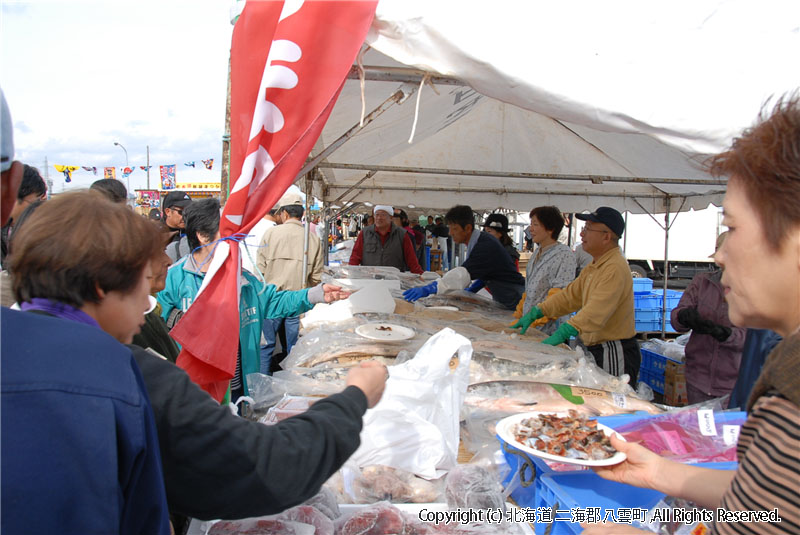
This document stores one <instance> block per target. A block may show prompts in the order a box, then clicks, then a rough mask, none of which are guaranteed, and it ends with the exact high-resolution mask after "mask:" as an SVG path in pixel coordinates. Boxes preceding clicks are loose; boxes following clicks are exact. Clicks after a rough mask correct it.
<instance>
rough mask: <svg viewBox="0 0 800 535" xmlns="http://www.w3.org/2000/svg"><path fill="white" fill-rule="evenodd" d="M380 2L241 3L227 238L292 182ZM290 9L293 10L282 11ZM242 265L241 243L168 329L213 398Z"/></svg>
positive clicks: (232, 362) (232, 361)
mask: <svg viewBox="0 0 800 535" xmlns="http://www.w3.org/2000/svg"><path fill="white" fill-rule="evenodd" d="M376 5H377V1H371V2H363V1H358V0H355V1H340V2H305V3H302V4H298V3H296V2H292V3H290V4H288V6H286V5H284V4H282V3H279V2H247V4H246V5H245V8H244V10H243V11H242V14H241V16H240V17H239V20H238V21H237V23H236V26H235V27H234V31H233V43H232V46H231V88H232V93H231V176H232V177H234V181H233V182H232V188H231V194H230V196H229V197H228V201H227V203H226V204H225V209H224V211H223V214H222V219H221V221H220V232H221V235H222V236H223V237H227V236H231V235H232V234H236V233H246V232H248V231H249V230H250V229H251V228H252V227H253V225H255V224H256V223H257V222H258V221H259V220H260V219H261V218H262V217H263V216H264V214H265V213H266V212H267V211H268V210H269V209H270V208H271V207H272V206H273V205H274V204H275V202H276V201H278V199H279V198H280V197H281V195H283V193H284V192H285V191H286V190H287V189H288V187H289V186H290V185H291V183H292V182H293V181H294V179H295V177H296V175H297V172H298V171H299V170H300V168H301V167H302V165H303V163H304V162H305V159H306V157H307V156H308V154H309V153H310V152H311V149H312V148H313V145H314V143H315V142H316V140H317V138H318V137H319V134H320V133H321V131H322V127H323V126H324V125H325V122H326V121H327V119H328V116H329V115H330V112H331V110H332V109H333V105H334V103H335V101H336V98H337V96H338V94H339V91H340V90H341V88H342V85H343V83H344V80H345V78H346V76H347V72H348V71H349V69H350V66H351V65H352V64H353V61H354V60H355V57H356V54H357V53H358V50H359V49H360V47H361V45H362V43H363V41H364V37H365V36H366V33H367V30H368V29H369V26H370V24H371V22H372V18H373V16H374V13H375V6H376ZM289 6H295V7H297V6H299V9H297V10H296V11H295V12H292V13H288V12H287V13H281V10H282V9H286V10H288V9H289ZM280 17H282V18H280ZM265 43H269V44H270V45H269V47H265ZM242 118H246V119H245V120H242ZM222 249H224V248H220V249H218V250H219V251H221V250H222ZM240 265H241V264H240V260H239V250H238V247H231V248H230V254H229V255H228V257H227V258H226V259H225V261H224V263H223V265H222V267H221V268H220V270H219V271H218V272H217V273H215V274H213V276H212V273H211V272H209V274H208V275H207V277H209V278H210V281H209V283H208V287H206V288H205V289H203V290H202V291H201V293H200V294H199V295H198V296H197V299H196V300H195V302H194V304H193V305H192V306H191V307H190V308H189V310H188V311H187V312H186V314H185V315H184V316H183V319H181V321H180V322H179V323H178V325H177V326H176V327H175V328H174V329H173V330H172V335H173V337H174V338H175V339H176V340H177V341H178V342H180V344H181V345H182V346H183V347H182V351H181V354H180V356H179V357H178V365H179V366H181V367H182V368H184V369H185V370H186V371H187V373H188V374H189V375H190V377H191V378H192V379H193V380H194V381H195V382H196V383H197V384H199V385H200V386H201V387H202V388H203V389H204V390H206V391H207V392H209V393H210V394H211V395H212V396H213V397H214V398H215V399H217V400H221V399H222V398H223V396H224V394H225V391H226V389H227V387H228V383H229V381H230V379H231V378H232V377H233V373H234V371H235V367H236V349H237V345H238V343H239V335H238V334H239V312H238V310H239V304H238V299H239V292H238V287H239V286H238V285H239V279H240V276H241V273H240V269H241V268H240Z"/></svg>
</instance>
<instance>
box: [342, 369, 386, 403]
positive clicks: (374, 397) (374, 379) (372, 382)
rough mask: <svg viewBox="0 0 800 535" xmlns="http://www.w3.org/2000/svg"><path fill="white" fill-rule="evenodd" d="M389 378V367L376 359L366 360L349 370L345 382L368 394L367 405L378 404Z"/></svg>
mask: <svg viewBox="0 0 800 535" xmlns="http://www.w3.org/2000/svg"><path fill="white" fill-rule="evenodd" d="M387 379H389V368H387V367H386V366H385V365H384V364H381V363H380V362H378V361H376V360H365V361H363V362H361V364H359V365H358V366H355V367H353V368H351V369H350V371H349V372H347V378H346V380H345V384H346V385H347V386H355V387H358V388H359V389H360V390H361V391H362V392H364V395H365V396H367V407H368V408H370V409H371V408H372V407H374V406H375V405H377V404H378V402H379V401H380V400H381V396H383V390H384V388H386V380H387Z"/></svg>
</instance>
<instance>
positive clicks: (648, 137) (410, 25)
mask: <svg viewBox="0 0 800 535" xmlns="http://www.w3.org/2000/svg"><path fill="white" fill-rule="evenodd" d="M621 4H622V5H617V4H612V5H613V6H614V9H611V8H609V6H608V5H607V4H605V5H602V6H601V5H595V4H594V3H588V2H587V3H583V2H579V3H575V2H568V3H563V5H562V4H559V6H550V5H547V6H545V5H541V4H540V3H523V2H502V1H501V2H495V3H492V5H491V11H487V4H485V3H484V2H481V3H480V4H476V3H471V2H459V3H458V4H453V3H450V2H415V1H405V2H400V1H396V0H382V1H381V2H380V3H379V5H378V10H377V13H376V19H375V22H374V24H373V29H372V31H371V35H370V36H369V37H368V39H367V42H368V43H369V44H371V45H372V46H373V47H374V48H373V49H372V50H370V51H368V52H367V54H366V55H365V57H364V58H363V65H364V66H365V71H366V76H367V81H366V83H365V87H364V93H363V95H364V96H363V99H364V109H365V111H366V113H367V120H368V121H369V120H370V119H374V121H373V122H370V123H369V124H367V126H365V127H364V128H363V129H359V128H358V127H356V128H353V127H354V125H357V124H358V122H359V118H360V116H361V110H362V92H361V88H360V84H359V82H358V80H357V79H350V80H348V82H347V83H346V85H345V88H344V89H343V91H342V94H341V96H340V97H339V100H338V101H337V104H336V106H335V108H334V110H333V113H332V114H331V117H330V119H329V121H328V123H327V125H326V127H325V129H324V131H323V134H322V136H321V138H320V141H319V142H318V144H317V147H316V148H315V150H314V151H313V152H312V157H315V156H316V157H318V158H317V159H315V160H313V161H312V162H311V164H310V165H309V167H311V166H312V165H315V164H316V165H318V167H319V168H320V170H321V177H320V179H319V180H317V181H315V182H314V184H313V192H314V195H315V196H316V197H319V198H321V199H322V200H323V201H324V202H326V203H328V204H338V205H342V204H343V203H344V202H346V201H361V202H369V203H373V204H378V203H390V204H392V205H397V206H408V205H412V206H415V207H419V208H423V207H425V208H433V209H445V208H448V207H450V206H452V205H454V204H458V203H463V204H469V205H471V206H472V207H473V208H475V209H478V210H481V209H485V210H491V209H494V208H498V207H502V208H508V209H515V210H521V211H527V210H530V209H531V208H532V207H534V206H537V205H542V204H555V205H556V206H558V207H559V208H561V209H562V210H563V211H566V212H571V211H581V210H585V209H589V208H593V207H596V206H599V205H608V206H614V207H616V208H618V209H620V210H627V211H631V212H645V211H647V212H651V213H655V212H664V211H665V210H670V211H674V210H677V209H689V208H704V207H706V206H707V205H708V204H709V203H714V204H719V203H720V202H721V198H722V194H723V193H724V189H725V187H724V181H719V180H715V179H712V178H711V177H709V176H708V175H707V174H706V173H705V172H703V171H702V168H701V166H700V165H699V163H700V162H701V161H702V160H703V159H704V158H705V157H704V155H703V154H701V153H702V152H704V151H705V152H710V151H716V150H719V149H721V148H723V147H724V146H725V145H727V144H728V143H729V142H730V139H731V136H732V135H734V134H735V133H736V132H738V131H740V130H741V129H742V128H744V127H746V126H748V125H749V124H750V123H751V122H752V121H753V119H754V118H755V115H756V113H757V111H758V109H759V108H760V106H761V105H762V104H763V102H764V101H765V100H766V99H767V98H768V97H769V96H770V95H773V94H774V95H780V94H782V93H784V92H787V91H789V90H791V89H793V88H795V87H798V86H800V83H798V78H799V76H798V73H797V72H796V70H795V69H791V68H789V66H790V65H792V64H793V59H792V61H789V60H788V58H789V57H791V58H794V59H796V55H797V54H796V53H797V51H800V47H798V43H800V35H798V32H797V31H796V28H794V29H792V28H791V24H789V23H788V21H787V17H789V18H791V20H793V21H794V23H795V26H796V21H797V20H800V17H797V16H795V17H790V16H791V15H792V13H793V12H800V8H798V7H797V6H798V5H799V4H797V3H786V2H779V3H777V4H776V6H773V7H774V8H775V11H774V12H773V13H772V14H771V15H770V17H765V16H764V15H763V13H762V11H764V10H767V11H768V9H767V8H765V7H764V5H763V4H759V5H758V8H757V9H756V6H754V5H751V4H749V3H746V2H724V3H723V2H718V1H716V2H710V1H709V2H694V3H691V4H688V3H687V4H679V5H678V7H675V8H674V9H675V11H676V13H675V14H674V15H672V16H666V14H665V13H664V10H663V6H662V7H661V9H660V10H658V12H657V13H655V12H654V13H649V12H647V10H650V9H652V8H651V7H650V6H648V7H641V6H640V4H639V3H631V2H623V3H621ZM768 4H769V2H768ZM575 13H581V16H580V17H578V18H579V19H580V20H575V19H576V17H575ZM619 13H625V15H626V16H625V17H620V16H618V14H619ZM776 13H782V14H783V15H785V16H783V17H781V16H777V15H776ZM679 15H680V16H679ZM742 16H747V17H749V18H747V19H746V20H747V21H748V35H749V34H751V33H755V34H756V35H759V36H761V37H763V40H755V39H753V40H750V39H741V35H740V32H741V31H742V26H740V25H736V24H733V21H734V20H738V19H737V17H742ZM493 21H494V22H493ZM565 21H568V23H565ZM623 30H624V31H625V32H627V33H624V32H623ZM492 32H494V34H492ZM667 35H671V36H672V37H671V38H670V39H666V40H664V38H665V37H666V36H667ZM743 42H744V44H740V43H743ZM623 43H624V46H623ZM754 46H757V47H758V48H759V50H758V51H755V52H754V51H752V49H753V47H754ZM726 47H727V48H726ZM731 47H733V49H731ZM375 49H378V50H380V51H381V52H382V53H380V52H378V51H377V50H375ZM722 50H725V53H724V54H723V53H722V52H721V51H722ZM718 51H719V53H718ZM384 54H388V55H391V56H392V57H393V58H390V57H388V56H387V55H384ZM729 56H733V58H730V57H729ZM397 60H399V61H397ZM400 61H401V62H402V63H400ZM781 61H783V64H782V65H781V66H780V67H778V66H777V63H780V62H781ZM731 64H735V65H736V66H737V68H736V69H733V68H730V69H729V67H730V65H731ZM716 65H719V66H720V69H721V70H720V72H719V73H717V72H716V69H715V70H714V73H713V74H711V73H709V72H708V71H709V69H710V68H711V67H712V66H716ZM412 67H416V70H415V69H413V68H412ZM767 67H769V69H767ZM751 68H752V69H753V72H754V73H757V76H752V77H747V76H743V74H742V71H747V70H748V69H751ZM656 70H657V71H658V74H657V75H655V74H653V73H654V71H656ZM425 73H429V74H432V75H433V79H432V82H433V86H431V85H428V84H425V85H424V86H423V88H422V90H421V95H420V94H417V90H418V89H419V87H420V86H419V83H418V81H419V80H421V79H422V75H423V74H425ZM437 76H440V77H437ZM743 77H744V78H747V79H746V80H742V78H743ZM751 78H752V79H754V80H755V81H753V80H751ZM734 80H735V81H736V82H737V83H733V81H734ZM404 82H406V83H404ZM408 82H413V83H408ZM745 82H746V83H745ZM467 84H469V85H467ZM727 84H730V85H727ZM470 86H471V87H470ZM433 88H435V89H436V91H434V90H433ZM472 88H475V89H472ZM476 89H477V91H476ZM392 95H395V99H394V100H393V99H390V97H391V96H392ZM418 98H419V101H418ZM387 99H389V100H388V101H387ZM395 100H398V101H399V102H395ZM417 105H418V106H419V111H418V113H415V111H416V110H415V107H416V106H417ZM373 110H375V111H374V113H370V112H372V111H373ZM415 115H416V117H417V123H416V128H415V135H414V138H413V143H411V144H409V143H408V142H407V140H408V138H409V135H410V134H411V131H412V128H414V126H413V125H414V121H415ZM348 131H350V134H351V135H350V136H346V133H347V132H348ZM354 131H355V133H354ZM353 134H354V135H353ZM343 136H344V137H343ZM343 139H346V141H345V142H344V143H343V144H341V145H339V143H340V142H341V141H342V140H343ZM337 140H339V141H338V142H337ZM334 142H337V143H335V144H334ZM332 145H333V146H332ZM326 148H328V150H327V151H326V152H325V153H323V156H325V157H324V158H323V157H321V156H320V154H321V153H322V151H323V150H324V149H326ZM333 149H335V150H333Z"/></svg>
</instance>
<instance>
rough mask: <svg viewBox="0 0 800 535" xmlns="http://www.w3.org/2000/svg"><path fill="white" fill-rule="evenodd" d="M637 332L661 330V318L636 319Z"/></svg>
mask: <svg viewBox="0 0 800 535" xmlns="http://www.w3.org/2000/svg"><path fill="white" fill-rule="evenodd" d="M634 324H635V327H636V332H655V331H660V330H661V319H660V318H659V319H657V320H647V321H639V320H636V319H634Z"/></svg>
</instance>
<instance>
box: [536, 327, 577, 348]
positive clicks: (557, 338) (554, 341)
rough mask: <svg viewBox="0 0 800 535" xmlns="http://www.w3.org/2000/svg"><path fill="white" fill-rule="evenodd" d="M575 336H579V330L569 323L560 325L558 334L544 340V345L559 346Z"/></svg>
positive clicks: (557, 330) (555, 333)
mask: <svg viewBox="0 0 800 535" xmlns="http://www.w3.org/2000/svg"><path fill="white" fill-rule="evenodd" d="M573 336H578V330H577V329H576V328H575V327H573V326H572V325H570V324H569V323H562V324H561V325H559V327H558V329H556V332H554V333H553V334H551V335H550V336H549V337H548V338H545V339H544V340H542V343H543V344H547V345H549V346H557V345H558V344H563V343H564V342H567V341H568V340H569V339H570V338H572V337H573Z"/></svg>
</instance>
